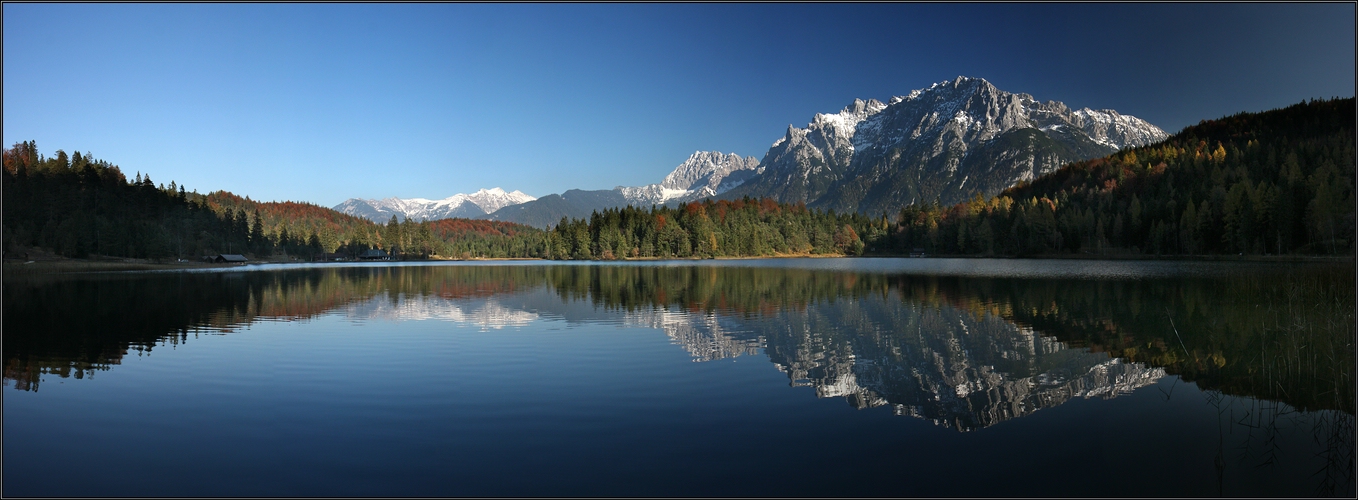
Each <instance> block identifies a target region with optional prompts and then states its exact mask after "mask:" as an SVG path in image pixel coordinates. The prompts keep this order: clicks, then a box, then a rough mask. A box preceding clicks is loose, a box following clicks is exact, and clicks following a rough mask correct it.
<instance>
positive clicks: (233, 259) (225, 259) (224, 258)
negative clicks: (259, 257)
mask: <svg viewBox="0 0 1358 500" xmlns="http://www.w3.org/2000/svg"><path fill="white" fill-rule="evenodd" d="M208 260H209V262H214V263H218V264H222V263H240V262H249V261H250V259H247V258H245V256H244V255H241V254H238V253H219V254H217V255H214V256H212V257H209V258H208Z"/></svg>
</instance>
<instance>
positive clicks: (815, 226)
mask: <svg viewBox="0 0 1358 500" xmlns="http://www.w3.org/2000/svg"><path fill="white" fill-rule="evenodd" d="M886 227H887V220H886V219H885V218H881V219H878V220H874V219H872V218H869V217H867V216H864V215H861V214H836V213H834V212H833V211H830V212H822V211H819V210H808V209H807V208H806V205H805V204H800V203H799V204H786V203H777V202H775V201H774V200H773V199H770V198H765V199H761V200H755V199H751V198H749V197H746V198H742V199H739V200H735V201H727V200H721V201H712V200H705V201H701V202H691V203H685V204H682V205H679V206H678V207H675V208H670V207H664V206H655V207H651V208H636V207H632V206H628V207H625V208H612V209H608V210H604V211H603V212H597V211H596V212H594V214H593V215H591V216H590V218H589V220H584V219H566V218H562V219H561V222H559V223H558V224H557V225H556V226H555V227H553V228H552V230H551V231H550V232H549V233H548V236H547V240H548V243H547V244H548V248H549V257H550V258H553V259H601V260H613V259H622V258H638V257H640V258H652V257H658V258H712V257H746V256H749V257H753V256H771V255H813V254H822V255H823V254H831V255H860V254H862V253H863V249H864V243H863V237H862V236H860V233H863V234H866V235H867V237H869V238H879V237H881V236H883V235H884V234H885V232H884V231H885V230H886Z"/></svg>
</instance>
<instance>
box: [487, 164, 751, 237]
mask: <svg viewBox="0 0 1358 500" xmlns="http://www.w3.org/2000/svg"><path fill="white" fill-rule="evenodd" d="M761 171H762V170H760V167H759V161H758V160H756V159H754V157H741V156H740V155H738V154H735V153H719V152H715V151H696V152H694V153H693V154H692V155H689V157H688V159H686V160H684V162H683V163H680V164H679V166H677V167H675V168H674V170H673V171H671V172H670V173H669V175H666V176H665V179H664V180H662V181H661V182H660V183H658V184H649V185H646V186H637V187H626V186H618V187H615V188H613V189H599V190H590V191H586V190H580V189H571V190H568V191H566V192H564V193H561V194H560V195H548V196H544V197H542V198H539V199H537V200H534V201H529V202H527V203H522V204H519V205H511V206H507V207H505V208H502V209H500V210H499V211H494V212H492V213H491V214H490V215H488V216H486V217H485V218H488V219H492V220H503V221H509V222H517V223H520V224H527V225H530V226H536V227H547V226H550V225H552V224H556V223H557V222H560V221H561V218H562V217H571V218H577V219H583V218H588V217H589V215H590V214H591V213H593V212H594V211H596V210H604V209H608V208H615V207H624V206H627V205H632V206H635V207H649V206H651V205H666V204H678V203H683V202H686V201H693V200H699V199H703V198H708V197H711V196H716V195H719V194H722V193H725V192H727V191H729V190H731V189H732V188H735V187H737V186H740V185H741V184H743V183H744V182H746V181H747V180H748V179H750V178H752V177H754V176H756V175H758V173H759V172H761Z"/></svg>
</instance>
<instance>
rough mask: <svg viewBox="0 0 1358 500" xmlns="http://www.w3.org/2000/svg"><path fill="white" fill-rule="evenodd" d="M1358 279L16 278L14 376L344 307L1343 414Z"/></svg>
mask: <svg viewBox="0 0 1358 500" xmlns="http://www.w3.org/2000/svg"><path fill="white" fill-rule="evenodd" d="M872 262H873V263H878V262H887V261H872ZM1352 276H1353V270H1352V266H1351V265H1349V266H1347V267H1343V266H1340V267H1337V268H1336V269H1329V268H1314V269H1311V270H1310V271H1307V272H1304V273H1301V272H1298V273H1292V272H1290V271H1289V272H1288V274H1282V275H1269V276H1263V275H1257V273H1246V274H1242V275H1240V276H1238V277H1232V278H1230V279H1216V278H1212V279H1205V278H1204V279H1196V278H1194V279H1189V278H1164V279H1145V280H1069V279H1032V278H969V277H935V276H914V275H893V274H890V273H883V272H869V271H830V270H812V269H799V268H795V267H792V268H758V267H736V266H730V267H724V266H705V265H634V266H629V265H619V266H610V265H589V266H581V265H565V266H552V265H548V266H430V267H418V266H411V267H363V268H345V267H338V268H332V267H326V268H315V269H297V270H287V271H275V272H245V273H174V274H152V275H102V276H86V277H47V278H43V279H35V280H6V281H5V283H4V310H5V313H6V314H5V315H4V327H5V328H4V332H5V335H4V338H3V340H4V357H5V361H4V363H5V368H4V379H5V381H6V383H7V384H8V383H9V382H10V381H13V382H14V383H15V387H16V388H19V389H23V390H37V388H38V383H39V382H40V380H41V377H42V375H43V374H56V375H60V376H61V377H63V378H65V377H68V376H71V375H74V376H75V377H76V378H81V377H82V376H86V375H88V374H91V373H92V370H93V371H98V370H107V369H110V367H111V366H113V365H117V364H118V363H119V362H120V361H121V359H122V358H123V357H124V356H125V355H127V353H128V352H130V350H135V351H137V352H138V354H139V355H141V354H143V353H147V352H149V351H150V350H151V349H152V347H156V346H160V345H166V344H175V343H181V342H185V341H187V339H188V338H189V337H190V336H195V337H196V336H197V335H198V333H200V332H214V331H216V332H229V331H231V330H233V329H234V328H235V327H236V326H239V325H246V324H249V323H251V322H255V321H261V320H266V321H292V320H296V319H301V318H309V317H314V316H316V315H319V314H333V313H341V314H345V315H347V316H348V317H350V318H360V319H361V318H389V319H421V318H429V319H442V320H448V321H458V322H464V323H469V324H474V325H479V326H481V327H482V328H503V327H507V326H515V325H526V324H529V323H532V322H534V321H540V320H542V319H544V318H552V319H559V320H564V321H566V322H568V323H570V322H585V323H589V322H605V323H612V324H618V323H622V324H629V325H640V326H646V327H651V328H656V329H659V330H662V331H664V332H665V333H666V334H667V335H668V336H669V337H670V338H671V339H672V341H673V342H674V343H675V344H678V345H680V346H683V348H684V349H686V350H687V351H688V352H689V353H690V354H691V355H692V356H693V359H694V360H695V361H704V360H715V359H723V358H728V357H734V356H740V355H752V354H755V353H758V352H759V351H760V350H761V349H762V350H763V352H765V353H766V354H767V355H768V356H769V358H770V360H771V361H772V362H773V363H775V364H776V366H778V367H779V369H780V370H782V371H784V372H785V373H787V374H788V377H789V379H790V381H791V383H792V385H794V386H808V387H812V388H814V389H815V391H816V393H817V394H818V395H820V396H822V397H831V396H835V397H839V396H843V397H846V398H848V399H849V401H850V402H851V403H852V404H853V405H854V406H856V407H861V408H865V407H872V406H881V405H885V404H892V405H897V408H896V410H897V411H898V412H899V413H902V414H908V415H918V416H921V417H924V418H929V419H931V420H935V421H938V422H940V423H942V424H944V425H948V426H950V427H953V428H957V429H974V428H979V427H985V426H988V425H992V424H994V423H996V422H1000V421H1003V420H1005V419H1008V418H1013V417H1015V416H1021V415H1026V414H1028V413H1031V412H1032V411H1036V410H1037V409H1041V408H1046V407H1050V406H1053V405H1056V404H1060V403H1061V402H1062V401H1066V400H1069V399H1070V398H1074V397H1094V396H1098V397H1112V396H1115V395H1117V394H1121V393H1124V392H1127V391H1129V390H1132V389H1134V388H1136V387H1142V386H1144V385H1146V384H1149V383H1151V382H1152V381H1154V380H1155V379H1156V378H1158V377H1160V376H1163V375H1164V374H1166V373H1170V374H1174V375H1178V376H1179V377H1181V378H1183V379H1184V380H1185V381H1192V382H1195V383H1197V384H1198V385H1199V387H1201V388H1203V389H1207V390H1220V391H1223V392H1225V393H1228V394H1242V395H1249V396H1254V397H1261V398H1265V399H1271V400H1277V401H1286V402H1288V404H1290V405H1292V406H1293V407H1296V408H1298V409H1301V410H1304V411H1305V410H1315V409H1337V410H1341V411H1343V412H1345V413H1348V414H1352V411H1353V410H1352V408H1353V394H1354V391H1353V376H1352V374H1353V354H1354V352H1353V344H1352V342H1353V340H1352V339H1353V308H1352V304H1353V289H1352V284H1353V278H1352ZM393 297H394V298H395V299H393ZM1171 320H1172V321H1173V325H1171V323H1170V321H1171ZM1171 326H1173V329H1171ZM1181 334H1182V335H1181ZM1105 353H1106V354H1105ZM1298 366H1303V367H1306V368H1307V369H1305V370H1299V369H1297V367H1298ZM1147 367H1154V368H1147Z"/></svg>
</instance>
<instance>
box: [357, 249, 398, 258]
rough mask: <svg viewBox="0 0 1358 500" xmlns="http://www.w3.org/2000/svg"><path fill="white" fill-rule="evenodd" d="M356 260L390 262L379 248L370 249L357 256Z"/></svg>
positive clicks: (385, 253)
mask: <svg viewBox="0 0 1358 500" xmlns="http://www.w3.org/2000/svg"><path fill="white" fill-rule="evenodd" d="M358 258H359V259H360V260H391V256H390V255H387V252H385V251H383V250H382V249H380V248H370V249H368V250H367V251H365V252H363V253H361V254H359V256H358Z"/></svg>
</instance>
